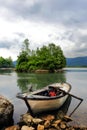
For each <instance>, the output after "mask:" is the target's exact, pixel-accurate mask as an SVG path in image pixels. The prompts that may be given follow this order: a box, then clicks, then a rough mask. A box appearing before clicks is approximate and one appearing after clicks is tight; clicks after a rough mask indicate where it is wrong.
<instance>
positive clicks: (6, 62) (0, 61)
mask: <svg viewBox="0 0 87 130" xmlns="http://www.w3.org/2000/svg"><path fill="white" fill-rule="evenodd" d="M2 67H3V68H10V67H13V61H12V59H11V57H9V58H6V59H5V58H3V57H0V68H2Z"/></svg>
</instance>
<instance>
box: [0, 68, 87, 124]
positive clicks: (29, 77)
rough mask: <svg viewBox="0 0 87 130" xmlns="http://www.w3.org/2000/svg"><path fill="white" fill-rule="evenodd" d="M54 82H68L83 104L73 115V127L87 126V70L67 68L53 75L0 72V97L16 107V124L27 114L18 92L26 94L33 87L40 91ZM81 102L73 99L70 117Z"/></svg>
mask: <svg viewBox="0 0 87 130" xmlns="http://www.w3.org/2000/svg"><path fill="white" fill-rule="evenodd" d="M54 82H68V83H70V84H71V86H72V89H71V93H72V94H73V95H76V96H78V97H80V98H83V102H82V103H81V105H80V106H79V107H78V109H77V110H76V111H75V112H74V113H73V115H72V119H73V121H72V122H71V125H73V124H74V125H75V124H76V125H79V126H87V68H65V69H64V72H60V73H54V74H53V73H52V74H33V73H16V72H15V71H11V70H0V95H4V96H5V97H7V98H8V99H9V100H11V102H12V104H13V105H14V124H16V123H17V122H18V121H19V120H20V115H22V114H24V113H26V112H27V106H26V105H25V103H24V101H22V100H21V99H18V98H16V94H17V93H18V92H25V91H27V90H28V89H29V87H30V86H31V85H32V86H33V90H36V89H40V88H42V87H44V86H46V85H48V84H51V83H54ZM78 103H79V100H77V99H75V98H72V100H71V102H70V105H69V108H68V111H67V115H69V114H70V113H71V112H72V111H73V109H74V108H75V107H76V105H77V104H78Z"/></svg>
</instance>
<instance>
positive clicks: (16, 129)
mask: <svg viewBox="0 0 87 130" xmlns="http://www.w3.org/2000/svg"><path fill="white" fill-rule="evenodd" d="M5 130H19V126H18V125H14V126H10V127H8V128H6V129H5Z"/></svg>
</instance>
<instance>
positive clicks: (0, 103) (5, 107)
mask: <svg viewBox="0 0 87 130" xmlns="http://www.w3.org/2000/svg"><path fill="white" fill-rule="evenodd" d="M13 112H14V106H13V104H12V103H11V102H10V101H9V100H8V99H7V98H5V97H3V96H1V95H0V127H2V126H9V125H11V124H13Z"/></svg>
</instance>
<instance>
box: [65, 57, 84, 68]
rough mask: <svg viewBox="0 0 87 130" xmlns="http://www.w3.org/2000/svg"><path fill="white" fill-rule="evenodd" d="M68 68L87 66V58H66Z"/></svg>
mask: <svg viewBox="0 0 87 130" xmlns="http://www.w3.org/2000/svg"><path fill="white" fill-rule="evenodd" d="M66 62H67V66H83V67H85V66H87V56H85V57H76V58H66Z"/></svg>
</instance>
